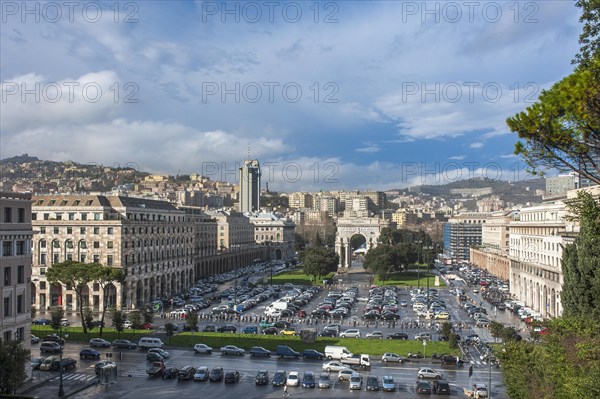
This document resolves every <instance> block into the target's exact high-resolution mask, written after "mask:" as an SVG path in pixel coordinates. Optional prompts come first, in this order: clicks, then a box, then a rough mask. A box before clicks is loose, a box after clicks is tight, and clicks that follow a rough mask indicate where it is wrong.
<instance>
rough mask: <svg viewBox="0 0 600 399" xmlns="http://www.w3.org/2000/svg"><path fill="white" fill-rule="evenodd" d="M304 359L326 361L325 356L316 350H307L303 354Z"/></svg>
mask: <svg viewBox="0 0 600 399" xmlns="http://www.w3.org/2000/svg"><path fill="white" fill-rule="evenodd" d="M302 357H303V358H305V359H319V360H321V359H324V358H325V355H324V354H322V353H321V352H319V351H317V350H314V349H305V350H304V351H303V352H302Z"/></svg>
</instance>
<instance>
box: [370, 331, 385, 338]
mask: <svg viewBox="0 0 600 399" xmlns="http://www.w3.org/2000/svg"><path fill="white" fill-rule="evenodd" d="M367 338H370V339H383V332H381V331H373V332H370V333H368V334H367Z"/></svg>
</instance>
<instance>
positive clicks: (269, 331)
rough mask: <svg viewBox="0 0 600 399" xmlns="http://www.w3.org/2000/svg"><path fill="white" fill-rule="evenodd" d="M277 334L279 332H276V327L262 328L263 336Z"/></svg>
mask: <svg viewBox="0 0 600 399" xmlns="http://www.w3.org/2000/svg"><path fill="white" fill-rule="evenodd" d="M278 332H279V330H277V327H267V328H263V334H267V335H277V333H278Z"/></svg>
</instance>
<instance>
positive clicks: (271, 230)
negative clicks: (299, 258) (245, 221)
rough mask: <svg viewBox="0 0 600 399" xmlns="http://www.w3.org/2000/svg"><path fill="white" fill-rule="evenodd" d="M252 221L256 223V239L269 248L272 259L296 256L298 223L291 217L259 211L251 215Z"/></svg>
mask: <svg viewBox="0 0 600 399" xmlns="http://www.w3.org/2000/svg"><path fill="white" fill-rule="evenodd" d="M250 223H252V224H253V225H254V240H255V241H256V243H257V244H259V245H265V246H267V247H268V248H269V253H270V258H271V259H287V258H291V257H292V256H294V254H295V251H296V248H295V246H296V245H295V242H296V238H295V230H296V225H295V224H294V222H292V220H291V219H287V218H282V217H279V216H277V215H275V214H273V213H259V214H253V215H250Z"/></svg>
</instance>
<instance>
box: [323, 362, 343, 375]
mask: <svg viewBox="0 0 600 399" xmlns="http://www.w3.org/2000/svg"><path fill="white" fill-rule="evenodd" d="M348 368H349V367H348V366H347V365H345V364H343V363H342V362H340V361H337V360H331V361H329V362H325V363H323V366H322V369H323V370H325V371H327V372H330V371H340V370H345V369H348Z"/></svg>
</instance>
